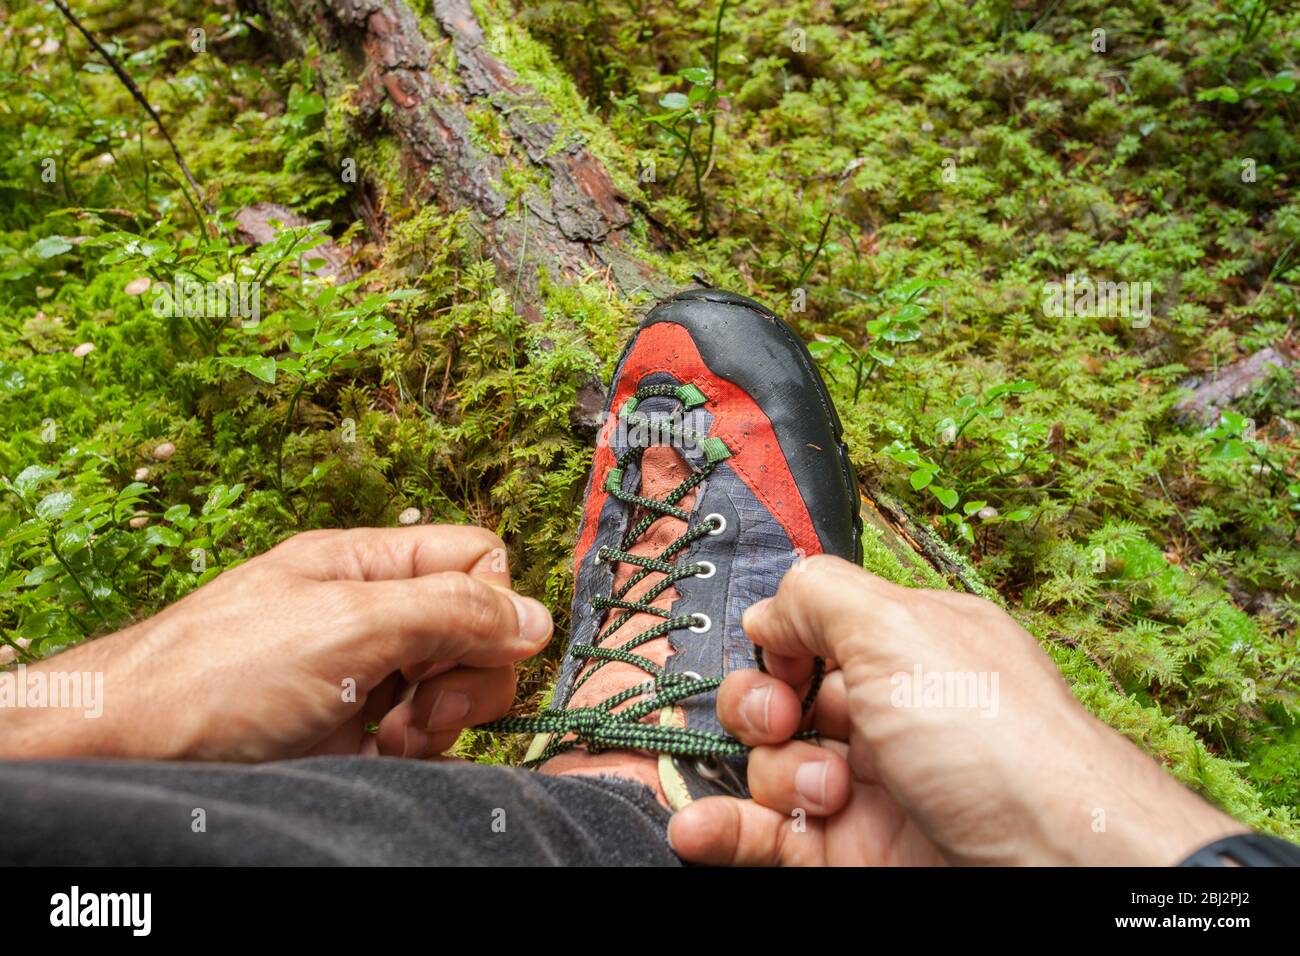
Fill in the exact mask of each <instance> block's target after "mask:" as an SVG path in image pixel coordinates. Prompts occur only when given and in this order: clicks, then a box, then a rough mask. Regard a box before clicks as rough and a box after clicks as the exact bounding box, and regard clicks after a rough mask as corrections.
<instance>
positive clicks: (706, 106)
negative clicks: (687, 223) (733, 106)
mask: <svg viewBox="0 0 1300 956" xmlns="http://www.w3.org/2000/svg"><path fill="white" fill-rule="evenodd" d="M729 2H730V0H722V2H721V3H720V4H719V5H718V16H717V20H716V21H715V22H714V26H713V53H712V57H711V59H710V65H709V66H707V67H704V66H690V67H686V68H684V69H682V70H679V71H678V73H677V76H678V77H679V78H680V79H681V80H683V81H684V82H685V83H686V85H687V91H686V92H685V93H682V92H679V91H676V90H674V91H671V92H668V93H664V94H663V95H662V96H660V97H659V106H660V107H661V108H662V110H663V112H657V113H656V112H651V111H649V110H647V109H645V108H644V107H642V106H641V105H640V103H639V102H638V99H637V97H636V96H635V95H633V96H629V97H628V98H627V99H625V100H623V101H622V102H623V104H624V105H626V106H628V107H629V108H631V109H632V110H634V111H635V112H636V113H637V114H638V115H639V116H640V118H641V122H642V124H643V125H644V126H645V127H647V128H652V129H655V130H657V131H658V132H659V134H660V137H661V139H662V140H663V142H664V144H665V145H666V147H667V149H668V152H669V155H670V156H671V157H673V158H674V159H676V161H677V163H676V168H675V169H674V170H673V175H672V177H671V178H670V179H669V181H668V185H667V188H668V190H669V191H672V189H673V188H674V187H675V186H676V185H677V181H678V179H680V178H681V174H682V171H683V170H684V168H685V167H686V165H687V164H688V163H689V164H690V167H691V176H692V179H693V180H694V183H695V202H696V207H697V209H698V211H699V214H700V231H701V232H702V233H705V234H707V233H708V232H709V204H708V201H707V199H706V198H705V195H704V180H705V179H707V178H708V176H709V173H711V172H712V171H713V161H714V147H715V144H716V137H717V130H718V113H719V112H720V109H719V101H720V99H721V96H722V94H721V90H720V88H719V77H718V65H719V56H720V53H721V44H722V17H723V15H724V14H725V13H726V12H727V4H728V3H729ZM697 134H698V136H699V137H700V138H705V137H707V138H705V141H704V142H703V143H701V142H699V141H698V140H697Z"/></svg>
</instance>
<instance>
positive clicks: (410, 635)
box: [0, 526, 551, 761]
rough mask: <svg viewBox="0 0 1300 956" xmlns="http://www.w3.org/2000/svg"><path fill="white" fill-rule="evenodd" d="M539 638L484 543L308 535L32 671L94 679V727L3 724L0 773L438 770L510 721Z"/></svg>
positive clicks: (542, 623)
mask: <svg viewBox="0 0 1300 956" xmlns="http://www.w3.org/2000/svg"><path fill="white" fill-rule="evenodd" d="M550 636H551V617H550V614H549V612H548V611H547V610H546V608H545V606H543V605H542V604H541V603H539V602H537V601H535V600H533V599H531V598H527V597H522V596H520V595H518V594H515V593H514V592H513V591H511V590H510V574H509V570H508V568H507V563H506V551H505V546H504V545H503V544H502V543H501V540H500V539H499V538H498V537H497V536H496V535H494V534H492V533H491V532H488V531H484V530H482V529H480V528H472V527H452V526H442V527H416V528H401V529H357V530H352V531H311V532H307V533H305V534H300V535H297V536H295V537H293V538H290V539H289V540H287V541H285V542H284V543H282V544H281V545H279V546H278V547H276V548H274V549H273V550H271V551H269V552H267V553H266V554H264V555H261V556H259V557H257V558H254V559H253V560H251V561H249V562H247V563H246V564H243V565H241V566H239V567H237V568H235V569H233V570H231V571H228V572H226V573H225V574H222V575H221V576H220V577H218V578H216V579H215V580H214V581H212V582H210V583H209V584H207V585H206V586H204V587H202V588H200V589H199V590H197V591H195V592H194V593H193V594H191V595H189V596H188V597H186V598H185V599H184V600H182V601H180V602H178V603H177V604H175V605H173V606H172V607H170V608H168V609H167V610H165V611H163V612H161V613H159V614H158V615H156V616H155V617H152V618H150V619H149V620H147V621H144V622H142V623H140V624H138V625H136V626H134V627H131V628H129V629H127V630H125V631H121V632H119V633H117V634H113V635H110V636H108V637H104V638H100V639H99V640H95V641H91V642H88V643H86V644H84V645H82V646H80V647H77V648H75V649H73V650H71V651H68V652H67V653H65V654H60V655H58V656H57V657H56V658H53V659H51V660H49V661H46V662H43V663H42V664H40V665H37V666H36V667H33V668H29V669H28V671H29V675H30V674H31V672H33V671H40V670H47V671H62V672H71V671H90V672H102V673H103V675H104V694H103V696H104V702H103V715H102V716H101V717H99V718H98V719H87V718H85V717H84V716H83V714H82V713H81V712H80V711H70V710H34V709H22V710H18V709H5V710H0V757H72V756H94V757H131V758H142V759H150V758H153V759H160V758H161V759H166V758H185V759H192V760H239V761H260V760H273V759H279V758H288V757H299V756H304V755H307V754H320V753H352V754H356V753H380V754H386V755H392V756H406V757H430V756H435V755H437V754H439V753H441V752H443V751H444V750H446V749H447V748H449V747H450V746H451V744H452V743H453V742H454V741H455V739H456V737H457V735H458V734H459V732H460V731H461V729H463V728H465V727H468V726H471V725H473V724H476V723H479V722H481V721H486V720H492V719H494V718H496V717H499V716H502V715H503V714H504V713H505V712H506V711H507V709H508V708H509V707H510V704H511V702H512V700H513V699H514V692H515V671H514V663H515V662H516V661H519V660H522V659H524V658H526V657H530V656H531V655H533V654H535V653H537V652H538V651H539V650H540V649H541V648H542V647H543V646H544V645H545V644H546V642H547V641H548V640H550ZM370 723H375V724H378V727H379V730H378V733H376V734H372V733H368V732H367V731H366V725H367V724H370Z"/></svg>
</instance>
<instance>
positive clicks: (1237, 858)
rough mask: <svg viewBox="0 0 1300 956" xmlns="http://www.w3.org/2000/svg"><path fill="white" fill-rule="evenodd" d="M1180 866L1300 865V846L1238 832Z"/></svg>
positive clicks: (1261, 834) (1262, 835) (1264, 836)
mask: <svg viewBox="0 0 1300 956" xmlns="http://www.w3.org/2000/svg"><path fill="white" fill-rule="evenodd" d="M1178 865H1179V866H1300V847H1297V846H1295V845H1294V844H1292V843H1287V842H1286V841H1285V840H1279V839H1278V838H1277V837H1273V836H1266V835H1265V834H1263V833H1238V834H1236V835H1234V836H1230V837H1224V838H1223V839H1222V840H1215V841H1214V842H1213V843H1211V844H1209V845H1208V846H1204V847H1201V849H1199V850H1197V851H1196V852H1195V853H1193V854H1192V855H1191V856H1189V857H1188V858H1187V859H1185V860H1183V862H1182V863H1180V864H1178Z"/></svg>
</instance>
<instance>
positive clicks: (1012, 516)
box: [1002, 508, 1033, 521]
mask: <svg viewBox="0 0 1300 956" xmlns="http://www.w3.org/2000/svg"><path fill="white" fill-rule="evenodd" d="M1031 515H1033V511H1031V510H1030V509H1028V508H1017V509H1016V510H1015V511H1012V512H1009V513H1007V514H1004V515H1003V516H1002V520H1003V521H1024V520H1025V519H1026V518H1028V517H1030V516H1031Z"/></svg>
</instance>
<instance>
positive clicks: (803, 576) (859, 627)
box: [742, 554, 905, 664]
mask: <svg viewBox="0 0 1300 956" xmlns="http://www.w3.org/2000/svg"><path fill="white" fill-rule="evenodd" d="M894 592H905V589H903V588H900V587H898V585H895V584H890V583H889V582H888V581H885V580H884V579H883V578H879V577H876V576H875V575H874V574H870V573H868V572H867V571H864V570H863V569H862V568H860V567H858V566H857V565H855V564H850V563H849V562H848V561H845V560H843V559H842V558H836V557H832V556H831V555H825V554H821V555H816V556H814V557H811V558H806V559H804V560H802V561H800V562H799V563H798V564H796V565H795V567H794V568H793V569H791V570H790V571H789V572H788V573H787V574H786V575H785V577H784V578H782V579H781V586H780V587H779V588H778V589H777V592H776V595H775V596H774V597H770V598H764V599H763V600H762V601H759V602H758V603H756V604H754V605H752V606H751V607H750V608H749V609H748V610H747V611H746V612H745V616H744V618H743V620H742V625H743V627H744V629H745V633H746V634H747V635H749V639H750V640H751V641H753V642H754V643H755V644H759V645H761V646H762V647H763V648H764V650H765V651H772V652H773V653H775V654H778V655H784V656H786V657H809V656H816V657H827V658H833V659H835V660H836V661H839V662H840V663H841V664H843V663H844V662H845V661H847V660H849V659H850V658H851V657H853V656H854V655H855V654H856V653H857V652H858V650H859V647H860V642H861V640H862V637H863V635H864V633H866V634H869V633H870V631H871V629H872V628H874V627H876V626H881V625H884V626H887V625H888V619H887V618H888V615H887V614H886V615H883V617H884V618H885V620H883V621H882V620H880V618H881V617H882V615H881V613H880V612H881V611H882V610H885V611H887V610H889V609H890V608H892V606H893V605H894V603H895V600H896V598H895V594H894Z"/></svg>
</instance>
